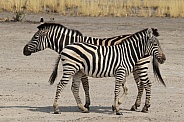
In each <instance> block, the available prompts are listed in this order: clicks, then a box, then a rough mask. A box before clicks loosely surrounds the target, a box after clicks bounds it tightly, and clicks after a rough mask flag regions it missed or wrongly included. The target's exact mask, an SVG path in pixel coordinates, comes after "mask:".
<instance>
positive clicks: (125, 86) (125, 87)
mask: <svg viewBox="0 0 184 122" xmlns="http://www.w3.org/2000/svg"><path fill="white" fill-rule="evenodd" d="M125 80H126V79H125ZM124 82H126V81H124ZM122 87H123V94H122V96H121V97H120V98H119V99H118V105H121V104H122V103H123V101H124V100H125V99H126V96H127V94H128V86H127V84H126V83H125V84H122Z"/></svg>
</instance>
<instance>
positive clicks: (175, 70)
mask: <svg viewBox="0 0 184 122" xmlns="http://www.w3.org/2000/svg"><path fill="white" fill-rule="evenodd" d="M41 16H42V17H44V18H45V21H49V20H50V18H51V17H54V18H55V22H59V23H61V24H63V25H64V26H66V27H68V28H71V29H77V30H80V31H81V32H82V33H83V34H84V35H87V36H95V37H111V36H115V35H122V34H128V33H134V32H136V31H139V30H142V29H144V28H147V27H154V28H158V31H159V33H160V37H159V40H160V43H161V46H162V48H163V50H164V53H165V54H166V58H167V60H166V62H165V63H164V64H162V65H160V70H161V73H162V76H163V78H164V81H165V83H166V85H167V87H166V88H165V87H164V86H163V85H162V84H160V83H158V82H157V81H156V79H155V78H154V75H153V72H152V66H151V64H150V67H149V77H150V80H151V81H152V96H151V107H150V109H149V112H148V113H142V112H140V111H141V109H142V107H143V105H144V99H145V97H143V98H142V104H141V107H140V108H139V110H138V111H137V112H132V111H130V108H131V106H132V105H133V104H134V102H135V99H136V95H137V88H136V84H135V82H134V79H133V77H132V74H131V75H130V76H128V77H127V84H128V87H129V94H128V96H127V98H126V100H125V102H124V104H122V105H121V108H122V112H123V115H122V116H117V115H115V113H113V112H112V110H111V105H112V104H113V98H114V78H101V79H95V78H90V94H91V107H90V113H81V112H80V110H79V109H78V108H77V106H76V102H75V100H74V97H73V94H72V92H71V90H70V88H71V82H70V84H68V85H67V86H66V88H65V90H64V91H63V92H62V96H61V98H60V102H59V105H60V112H61V114H57V115H55V114H53V108H52V104H53V101H54V97H55V91H56V84H57V82H58V81H59V80H60V78H61V71H62V67H61V66H60V68H59V71H60V72H59V76H58V78H57V80H56V82H55V84H54V85H52V86H50V85H49V83H48V79H49V76H50V74H51V72H52V69H53V67H54V63H55V59H56V57H57V56H58V54H57V53H55V52H54V51H52V50H50V49H46V50H45V51H41V52H38V53H35V54H32V55H31V56H29V57H26V56H24V55H23V53H22V52H23V47H24V46H25V44H26V43H27V42H28V41H29V40H30V39H31V37H32V36H33V34H34V33H35V32H36V31H37V26H38V25H39V23H29V22H0V84H1V85H0V122H16V121H21V122H43V121H46V122H58V121H66V122H107V121H109V122H128V121H132V122H148V121H152V122H183V121H184V81H183V78H184V66H183V63H184V19H183V18H141V17H66V16H59V15H46V14H37V15H27V16H26V20H29V21H37V22H38V21H39V19H40V17H41ZM5 17H12V14H11V13H0V18H5ZM80 96H81V98H82V100H83V101H84V92H83V89H82V88H80ZM144 96H145V95H144Z"/></svg>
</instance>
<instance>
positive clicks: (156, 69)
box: [152, 57, 166, 87]
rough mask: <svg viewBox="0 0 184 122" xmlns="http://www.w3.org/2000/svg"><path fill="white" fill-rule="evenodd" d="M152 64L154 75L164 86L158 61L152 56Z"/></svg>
mask: <svg viewBox="0 0 184 122" xmlns="http://www.w3.org/2000/svg"><path fill="white" fill-rule="evenodd" d="M152 64H153V73H154V75H155V77H156V78H157V80H158V81H160V82H161V83H162V84H163V85H164V86H165V87H166V84H165V82H164V80H163V78H162V75H161V73H160V69H159V64H158V61H157V60H156V59H155V58H154V57H153V60H152Z"/></svg>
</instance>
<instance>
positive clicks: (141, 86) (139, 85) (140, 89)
mask: <svg viewBox="0 0 184 122" xmlns="http://www.w3.org/2000/svg"><path fill="white" fill-rule="evenodd" d="M133 76H134V80H135V82H136V84H137V89H138V94H137V98H136V101H135V104H134V105H133V106H132V108H131V111H136V110H137V107H139V106H140V105H141V97H142V94H143V91H144V84H143V83H142V82H141V81H140V78H139V75H138V73H137V72H136V71H135V70H134V71H133Z"/></svg>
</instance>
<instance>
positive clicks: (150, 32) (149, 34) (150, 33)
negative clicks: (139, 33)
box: [147, 27, 153, 39]
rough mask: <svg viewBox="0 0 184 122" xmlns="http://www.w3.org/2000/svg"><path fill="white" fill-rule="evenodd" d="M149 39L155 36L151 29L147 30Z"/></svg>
mask: <svg viewBox="0 0 184 122" xmlns="http://www.w3.org/2000/svg"><path fill="white" fill-rule="evenodd" d="M147 34H148V38H149V39H151V38H152V36H153V30H152V29H151V28H150V27H149V28H148V30H147Z"/></svg>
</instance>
